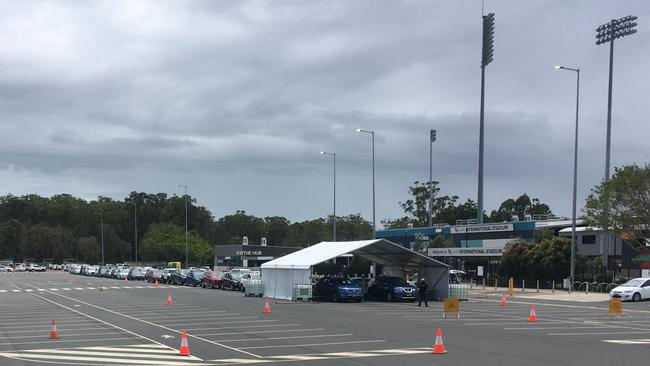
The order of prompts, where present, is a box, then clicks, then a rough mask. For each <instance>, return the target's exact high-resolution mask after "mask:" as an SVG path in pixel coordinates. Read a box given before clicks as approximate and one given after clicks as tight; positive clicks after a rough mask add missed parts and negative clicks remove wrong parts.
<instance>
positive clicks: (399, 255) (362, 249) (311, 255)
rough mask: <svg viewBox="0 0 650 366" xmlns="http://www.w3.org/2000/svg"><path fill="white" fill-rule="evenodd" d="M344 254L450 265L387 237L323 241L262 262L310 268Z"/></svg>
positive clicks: (408, 263) (409, 264)
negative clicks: (386, 238)
mask: <svg viewBox="0 0 650 366" xmlns="http://www.w3.org/2000/svg"><path fill="white" fill-rule="evenodd" d="M344 254H358V255H360V256H362V257H364V258H366V259H369V260H371V261H373V262H377V263H383V264H384V265H389V266H390V265H397V266H401V267H417V266H427V267H448V266H447V265H446V264H444V263H442V262H439V261H437V260H435V259H432V258H429V257H427V256H426V255H424V254H420V253H417V252H414V251H412V250H410V249H406V248H404V247H402V246H401V245H398V244H395V243H393V242H390V241H388V240H385V239H374V240H359V241H339V242H327V241H326V242H321V243H318V244H316V245H312V246H310V247H308V248H305V249H303V250H300V251H297V252H294V253H291V254H287V255H285V256H283V257H280V258H277V259H274V260H272V261H270V262H266V263H264V264H262V268H263V269H264V268H285V269H309V268H311V267H312V266H314V265H316V264H319V263H323V262H325V261H327V260H330V259H333V258H336V257H340V256H342V255H344Z"/></svg>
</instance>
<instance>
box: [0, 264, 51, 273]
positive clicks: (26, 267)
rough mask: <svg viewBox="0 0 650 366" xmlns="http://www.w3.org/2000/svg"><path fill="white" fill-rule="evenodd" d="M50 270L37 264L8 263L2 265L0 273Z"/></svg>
mask: <svg viewBox="0 0 650 366" xmlns="http://www.w3.org/2000/svg"><path fill="white" fill-rule="evenodd" d="M48 269H49V267H46V266H44V265H41V264H37V263H7V264H3V265H0V272H45V271H47V270H48Z"/></svg>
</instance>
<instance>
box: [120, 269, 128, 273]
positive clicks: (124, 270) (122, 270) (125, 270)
mask: <svg viewBox="0 0 650 366" xmlns="http://www.w3.org/2000/svg"><path fill="white" fill-rule="evenodd" d="M120 273H129V270H128V269H121V270H120Z"/></svg>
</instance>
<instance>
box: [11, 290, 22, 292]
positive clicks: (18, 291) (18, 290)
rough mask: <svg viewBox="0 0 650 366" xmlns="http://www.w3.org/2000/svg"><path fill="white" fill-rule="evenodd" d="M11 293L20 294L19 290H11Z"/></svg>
mask: <svg viewBox="0 0 650 366" xmlns="http://www.w3.org/2000/svg"><path fill="white" fill-rule="evenodd" d="M11 292H20V290H11Z"/></svg>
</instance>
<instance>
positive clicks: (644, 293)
mask: <svg viewBox="0 0 650 366" xmlns="http://www.w3.org/2000/svg"><path fill="white" fill-rule="evenodd" d="M641 298H642V299H648V298H650V280H647V281H645V282H644V283H643V285H641Z"/></svg>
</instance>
